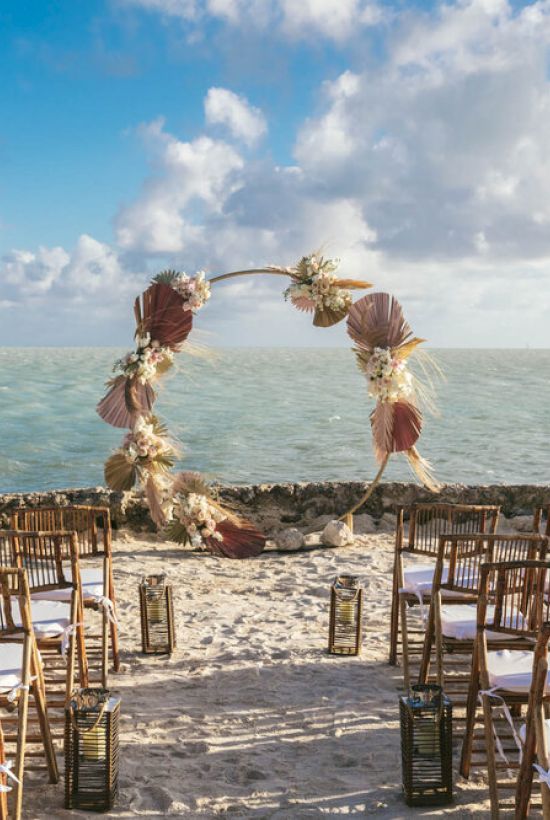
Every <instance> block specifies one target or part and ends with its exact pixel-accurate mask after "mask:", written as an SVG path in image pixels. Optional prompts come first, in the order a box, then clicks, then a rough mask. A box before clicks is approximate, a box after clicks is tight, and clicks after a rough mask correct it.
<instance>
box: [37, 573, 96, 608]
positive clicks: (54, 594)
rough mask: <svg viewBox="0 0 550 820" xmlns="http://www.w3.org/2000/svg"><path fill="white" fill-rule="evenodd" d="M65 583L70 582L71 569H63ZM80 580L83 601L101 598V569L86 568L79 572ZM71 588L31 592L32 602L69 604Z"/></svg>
mask: <svg viewBox="0 0 550 820" xmlns="http://www.w3.org/2000/svg"><path fill="white" fill-rule="evenodd" d="M63 571H64V574H65V578H66V579H67V581H69V582H70V581H71V580H72V575H71V568H70V567H64V568H63ZM80 577H81V579H82V594H83V596H84V600H85V601H86V600H92V601H98V600H99V599H100V598H103V569H102V568H101V567H89V568H88V567H86V568H85V569H81V570H80ZM72 592H73V590H72V587H65V588H64V589H49V590H45V591H44V592H33V593H32V595H31V600H32V601H62V602H64V603H69V602H70V600H71V595H72Z"/></svg>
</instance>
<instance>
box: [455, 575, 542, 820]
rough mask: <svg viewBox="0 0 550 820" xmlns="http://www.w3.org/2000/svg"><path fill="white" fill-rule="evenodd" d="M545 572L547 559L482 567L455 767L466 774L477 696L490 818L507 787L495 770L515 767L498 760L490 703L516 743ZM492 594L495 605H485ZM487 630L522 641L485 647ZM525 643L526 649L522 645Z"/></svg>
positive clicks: (501, 752) (538, 624) (496, 812)
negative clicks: (500, 792) (499, 710)
mask: <svg viewBox="0 0 550 820" xmlns="http://www.w3.org/2000/svg"><path fill="white" fill-rule="evenodd" d="M549 570H550V561H510V562H498V563H485V564H482V566H481V577H480V584H479V598H478V604H477V626H476V640H475V642H474V651H473V655H472V666H471V676H470V688H469V691H468V705H467V714H466V728H465V733H464V742H463V746H462V756H461V766H460V771H461V773H462V774H463V776H464V777H468V776H469V774H470V766H471V759H472V748H473V736H474V726H475V718H476V710H477V705H478V700H480V701H481V704H482V711H483V727H484V739H485V749H486V754H487V770H488V776H489V794H490V798H491V817H492V818H493V820H496V819H497V818H498V817H499V816H500V811H499V795H498V788H499V787H501V788H505V787H507V784H506V783H505V782H501V783H499V781H498V774H499V772H502V770H503V769H504V770H506V769H511V768H513V767H515V766H517V764H512V763H511V762H510V761H508V760H507V759H506V760H504V762H502V763H497V759H496V749H497V748H499V747H500V748H499V755H500V756H501V757H502V756H503V755H504V750H503V748H502V744H501V741H500V740H499V739H498V734H496V727H495V723H494V720H493V701H496V703H495V704H494V705H495V707H498V706H501V708H503V710H504V713H505V715H506V719H507V721H508V722H509V724H510V729H511V730H512V733H513V737H514V739H515V741H516V743H518V744H519V736H518V734H517V731H516V729H515V727H514V724H513V718H512V716H511V711H512V710H513V711H515V712H516V713H517V711H518V709H520V708H521V705H522V704H527V702H528V699H529V692H530V688H531V677H532V666H533V657H534V656H533V651H534V649H535V645H536V639H537V637H538V633H539V630H540V628H541V626H542V624H543V622H545V621H546V620H548V612H549V608H550V605H549V599H548V577H549V576H548V571H549ZM493 595H494V605H493V607H492V608H491V609H489V606H490V602H491V600H492V599H493ZM488 633H499V634H501V635H503V636H505V637H506V636H508V637H510V638H512V637H516V638H519V639H522V648H521V649H515V648H513V649H510V650H508V649H504V650H503V649H500V650H495V651H489V650H488ZM528 646H529V647H530V648H527V647H528ZM514 707H516V708H514ZM518 754H519V753H518ZM512 788H514V785H513V784H512Z"/></svg>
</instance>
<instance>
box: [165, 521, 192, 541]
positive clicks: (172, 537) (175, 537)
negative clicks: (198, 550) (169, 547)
mask: <svg viewBox="0 0 550 820" xmlns="http://www.w3.org/2000/svg"><path fill="white" fill-rule="evenodd" d="M164 534H165V535H166V537H167V538H168V540H169V541H176V542H177V543H178V544H187V543H188V542H189V536H188V534H187V530H186V529H185V527H184V526H183V524H182V523H181V522H180V521H176V520H175V519H173V520H172V521H169V522H168V524H167V525H166V527H165V529H164Z"/></svg>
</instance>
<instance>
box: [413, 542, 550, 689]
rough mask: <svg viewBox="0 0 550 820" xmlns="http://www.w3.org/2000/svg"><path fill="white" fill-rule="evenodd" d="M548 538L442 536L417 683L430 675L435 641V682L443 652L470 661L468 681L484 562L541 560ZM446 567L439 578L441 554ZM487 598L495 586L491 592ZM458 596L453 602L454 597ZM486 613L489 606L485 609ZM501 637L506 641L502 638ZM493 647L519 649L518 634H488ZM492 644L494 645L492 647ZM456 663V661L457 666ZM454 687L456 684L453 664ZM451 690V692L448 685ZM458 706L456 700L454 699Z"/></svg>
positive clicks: (441, 678)
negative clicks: (447, 601)
mask: <svg viewBox="0 0 550 820" xmlns="http://www.w3.org/2000/svg"><path fill="white" fill-rule="evenodd" d="M547 550H548V539H547V538H543V537H542V536H538V535H522V536H516V535H468V536H463V535H442V536H441V538H440V539H439V551H438V556H437V562H436V567H435V574H434V580H433V586H432V592H431V600H430V611H429V616H428V623H427V627H426V636H425V639H424V651H423V655H422V663H421V667H420V675H419V683H426V682H427V679H428V674H429V669H430V662H431V654H432V649H433V646H434V644H435V657H436V676H437V683H438V684H439V685H440V686H442V687H443V688H444V689H445V688H446V686H445V684H446V681H445V667H446V664H445V655H446V654H447V653H448V654H451V655H454V656H455V658H456V657H457V656H461V663H462V664H464V663H467V665H468V669H467V671H468V676H467V678H468V680H469V672H470V668H469V667H470V661H471V655H472V650H473V644H474V640H475V636H476V623H477V607H476V604H477V600H478V596H479V583H480V567H481V564H482V563H497V562H502V561H505V562H506V561H524V560H529V559H531V560H544V559H545V558H546V553H547ZM447 555H448V556H449V564H448V570H447V572H446V573H445V577H444V576H443V569H444V562H445V556H447ZM489 594H490V596H491V601H492V600H493V599H494V589H490V590H489ZM445 595H447V597H453V598H454V600H453V603H451V604H446V605H444V604H443V597H444V596H445ZM455 599H456V600H455ZM489 612H490V610H489ZM503 638H504V640H503ZM490 643H491V646H492V648H495V649H496V648H500V649H503V648H505V646H507V647H508V648H514V647H517V639H516V638H512V639H510V638H507V636H502V635H500V634H498V635H497V634H495V635H492V636H490ZM493 644H494V646H493ZM456 666H457V664H455V667H456ZM453 671H454V673H455V674H454V675H453V685H454V686H457V684H458V680H459V679H458V674H457V672H458V671H459V670H458V669H457V668H455V669H454V670H453ZM446 691H447V693H448V694H450V690H448V689H446ZM453 703H454V705H456V703H457V701H456V698H453Z"/></svg>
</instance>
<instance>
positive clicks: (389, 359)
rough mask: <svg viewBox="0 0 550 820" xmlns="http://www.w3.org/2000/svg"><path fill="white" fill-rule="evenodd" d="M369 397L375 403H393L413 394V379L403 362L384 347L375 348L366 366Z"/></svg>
mask: <svg viewBox="0 0 550 820" xmlns="http://www.w3.org/2000/svg"><path fill="white" fill-rule="evenodd" d="M365 374H366V376H367V378H368V380H369V382H368V386H369V396H372V398H374V399H376V400H377V401H382V402H390V403H395V402H396V401H400V400H401V399H404V398H407V397H408V396H411V394H412V393H413V392H414V387H413V377H412V374H411V373H410V371H409V370H407V365H406V364H405V362H404V361H402V360H400V359H398V358H396V357H395V356H394V355H393V354H392V352H391V350H390V349H389V348H386V347H375V348H374V350H373V352H372V355H371V356H370V358H369V360H368V362H367V364H366V366H365Z"/></svg>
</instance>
